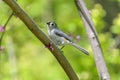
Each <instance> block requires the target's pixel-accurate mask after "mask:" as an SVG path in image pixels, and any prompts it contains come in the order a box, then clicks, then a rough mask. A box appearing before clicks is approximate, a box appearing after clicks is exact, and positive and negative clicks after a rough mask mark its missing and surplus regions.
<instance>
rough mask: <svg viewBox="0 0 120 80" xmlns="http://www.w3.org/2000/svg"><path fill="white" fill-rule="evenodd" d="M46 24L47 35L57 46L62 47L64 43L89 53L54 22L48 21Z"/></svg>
mask: <svg viewBox="0 0 120 80" xmlns="http://www.w3.org/2000/svg"><path fill="white" fill-rule="evenodd" d="M46 24H47V26H48V35H49V37H50V39H51V40H52V41H53V43H55V44H56V45H57V46H62V48H63V47H64V46H65V45H71V46H74V47H75V48H77V49H79V50H80V51H82V52H83V53H85V54H86V55H89V52H88V51H87V50H85V49H84V48H82V47H80V46H79V45H77V44H76V43H75V42H73V40H72V39H71V37H70V36H68V35H67V34H66V33H64V32H63V31H61V30H60V29H59V28H58V26H57V24H56V23H55V22H53V21H49V22H47V23H46ZM62 48H61V49H62Z"/></svg>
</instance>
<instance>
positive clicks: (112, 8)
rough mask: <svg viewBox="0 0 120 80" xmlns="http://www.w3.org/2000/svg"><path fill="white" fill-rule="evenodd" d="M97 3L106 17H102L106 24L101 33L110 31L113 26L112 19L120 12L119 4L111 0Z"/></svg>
mask: <svg viewBox="0 0 120 80" xmlns="http://www.w3.org/2000/svg"><path fill="white" fill-rule="evenodd" d="M96 2H97V3H100V4H101V5H102V6H103V8H104V10H105V11H106V16H105V17H104V20H105V22H106V23H107V25H106V27H105V28H104V30H103V32H108V31H110V27H111V25H112V24H113V19H114V18H115V17H117V15H118V13H119V12H120V9H119V2H117V1H112V0H97V1H96Z"/></svg>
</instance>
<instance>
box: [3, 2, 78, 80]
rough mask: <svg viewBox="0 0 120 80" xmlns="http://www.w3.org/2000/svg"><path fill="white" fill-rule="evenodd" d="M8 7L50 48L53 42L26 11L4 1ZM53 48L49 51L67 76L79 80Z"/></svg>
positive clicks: (58, 50) (62, 56)
mask: <svg viewBox="0 0 120 80" xmlns="http://www.w3.org/2000/svg"><path fill="white" fill-rule="evenodd" d="M3 1H4V2H5V3H6V4H8V6H9V7H10V8H11V9H12V10H13V12H14V13H15V15H16V16H17V17H19V18H20V19H21V20H22V21H23V22H24V24H25V25H26V26H27V27H28V29H29V30H30V31H31V32H32V33H33V34H34V35H35V36H36V37H37V38H38V39H39V40H40V41H41V42H42V43H43V44H44V45H45V46H48V45H49V44H50V43H51V41H50V39H49V38H48V37H47V36H46V35H45V34H44V33H43V32H42V31H41V30H40V29H39V27H38V26H37V25H36V24H35V22H34V21H33V19H31V18H30V17H29V16H28V15H27V14H26V13H25V12H24V11H23V9H22V8H21V7H20V6H19V5H18V4H17V3H16V1H15V0H3ZM52 47H53V48H54V50H51V49H50V48H49V50H50V51H51V52H52V54H53V55H54V56H55V58H56V59H57V60H58V62H59V63H60V65H61V66H62V68H63V69H64V71H65V72H66V74H67V75H68V77H69V79H70V80H79V79H78V77H77V75H76V74H75V72H74V70H73V69H72V67H71V65H70V64H69V62H68V61H67V60H66V58H65V57H64V55H63V54H62V52H61V51H60V49H58V47H57V46H56V45H55V44H54V43H52Z"/></svg>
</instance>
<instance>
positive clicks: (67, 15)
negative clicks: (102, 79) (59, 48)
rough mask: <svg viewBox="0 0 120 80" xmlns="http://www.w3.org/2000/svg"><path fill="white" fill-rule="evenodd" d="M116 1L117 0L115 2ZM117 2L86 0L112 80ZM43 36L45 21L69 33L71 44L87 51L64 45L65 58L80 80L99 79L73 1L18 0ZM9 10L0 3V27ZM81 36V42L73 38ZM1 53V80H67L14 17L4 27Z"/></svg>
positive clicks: (117, 55) (116, 66) (116, 61)
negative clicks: (75, 44)
mask: <svg viewBox="0 0 120 80" xmlns="http://www.w3.org/2000/svg"><path fill="white" fill-rule="evenodd" d="M118 1H119V0H118ZM118 1H117V0H97V1H95V0H89V1H88V0H86V5H87V7H88V9H89V10H90V14H91V17H92V19H93V21H94V24H95V26H96V30H97V32H98V37H99V40H100V43H101V46H102V49H103V52H104V58H105V61H106V64H107V67H108V71H109V73H110V76H111V80H120V14H119V12H120V6H119V2H118ZM17 2H18V4H19V5H20V6H21V7H22V8H23V9H24V10H25V11H26V13H27V14H29V16H31V17H32V18H33V19H34V21H35V22H36V23H37V24H38V25H39V26H40V29H41V30H42V31H43V32H44V33H45V34H46V35H48V33H47V27H46V26H47V25H46V22H48V21H55V22H56V23H57V24H58V26H59V28H60V29H61V30H63V31H64V32H66V33H67V34H71V35H72V36H73V37H74V39H73V40H74V41H75V42H76V43H77V44H79V45H80V46H82V47H84V48H85V49H87V50H88V51H89V52H90V56H86V55H84V54H83V53H82V52H80V51H78V50H77V49H75V48H74V47H71V46H66V47H65V48H64V49H63V51H64V55H65V56H66V58H67V59H68V61H69V62H70V64H71V65H72V67H73V68H74V70H75V71H76V73H77V75H78V76H79V78H80V79H81V80H98V79H99V77H98V73H97V69H96V65H95V62H94V58H93V53H92V50H91V46H90V43H89V40H88V38H87V34H86V30H85V28H84V25H83V23H82V20H81V18H80V16H79V13H78V11H77V8H76V6H75V3H74V0H18V1H17ZM11 13H12V11H11V9H10V8H9V7H8V6H7V5H6V4H5V3H4V2H2V1H0V26H2V25H4V24H5V22H6V20H7V18H8V16H9V15H10V14H11ZM0 35H1V33H0ZM78 35H80V42H77V41H76V39H75V37H76V36H78ZM2 46H3V47H4V50H3V51H1V52H0V80H69V78H68V77H67V75H66V74H65V72H64V71H63V69H62V68H61V66H60V65H59V64H58V62H57V61H56V59H55V57H54V56H53V55H52V54H51V53H50V51H49V50H48V49H47V48H45V46H44V45H43V44H42V43H41V42H40V41H39V40H38V39H37V38H36V37H35V36H34V35H33V34H32V33H31V32H30V31H29V30H28V29H27V27H26V26H25V25H24V24H23V22H22V21H21V20H20V19H19V18H17V17H15V16H13V17H12V19H11V20H10V22H9V24H8V25H7V28H6V31H5V36H4V38H3V41H2Z"/></svg>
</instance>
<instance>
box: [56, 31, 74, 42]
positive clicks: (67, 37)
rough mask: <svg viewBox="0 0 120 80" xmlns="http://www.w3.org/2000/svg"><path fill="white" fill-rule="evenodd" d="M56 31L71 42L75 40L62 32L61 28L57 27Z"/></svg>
mask: <svg viewBox="0 0 120 80" xmlns="http://www.w3.org/2000/svg"><path fill="white" fill-rule="evenodd" d="M54 32H55V34H56V35H58V36H60V37H64V38H65V39H67V40H69V41H70V42H73V41H72V39H71V38H70V37H69V36H68V35H67V34H65V33H64V32H62V31H61V30H58V29H55V31H54Z"/></svg>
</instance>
